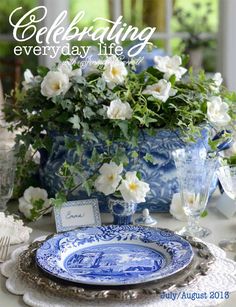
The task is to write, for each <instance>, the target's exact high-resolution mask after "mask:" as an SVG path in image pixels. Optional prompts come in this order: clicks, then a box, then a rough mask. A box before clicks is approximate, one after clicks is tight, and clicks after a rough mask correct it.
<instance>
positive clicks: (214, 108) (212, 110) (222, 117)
mask: <svg viewBox="0 0 236 307" xmlns="http://www.w3.org/2000/svg"><path fill="white" fill-rule="evenodd" d="M228 109H229V106H228V105H227V103H225V102H223V101H222V99H221V97H219V96H213V97H211V98H210V100H209V101H208V102H207V116H208V119H209V121H210V122H212V123H213V124H215V125H218V126H224V125H227V124H228V123H229V121H230V120H231V118H230V116H229V114H228V113H227V112H228Z"/></svg>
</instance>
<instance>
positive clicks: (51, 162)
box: [40, 129, 216, 212]
mask: <svg viewBox="0 0 236 307" xmlns="http://www.w3.org/2000/svg"><path fill="white" fill-rule="evenodd" d="M52 138H53V139H54V145H53V150H52V153H51V155H50V156H49V157H47V156H46V155H45V153H42V154H41V159H42V164H41V170H40V180H41V184H42V186H43V187H44V188H45V189H46V190H47V191H48V192H49V194H50V196H53V195H54V194H55V193H56V192H57V191H58V189H59V188H61V187H62V184H61V179H60V177H59V176H58V175H57V174H58V170H59V168H60V166H61V165H62V163H63V162H64V161H67V162H68V163H74V162H76V154H75V152H73V151H72V150H67V149H66V148H65V137H64V136H52ZM207 140H208V132H207V129H203V130H202V138H199V139H198V140H197V141H196V144H194V145H192V146H194V147H197V148H199V149H200V148H205V147H206V146H207V143H208V141H207ZM78 141H80V140H79V139H78ZM123 145H124V146H123ZM123 145H122V146H123V147H124V148H125V149H126V151H127V153H128V154H129V153H130V156H131V154H132V150H130V148H128V147H127V146H126V145H125V144H123ZM114 146H115V144H114ZM185 146H186V143H184V141H183V140H182V139H181V135H180V134H179V131H178V130H173V131H171V130H167V129H157V131H156V134H155V135H154V136H150V135H148V134H146V133H145V132H143V133H141V134H140V140H139V147H138V151H139V159H138V160H137V161H133V160H132V157H130V165H129V167H127V170H131V171H137V170H138V171H139V173H140V174H141V177H142V180H143V181H145V182H147V183H148V184H149V185H150V190H151V191H150V193H148V195H147V197H146V202H145V203H140V204H138V207H137V211H139V212H142V210H143V209H145V208H148V209H149V211H150V212H168V211H169V205H170V203H171V200H172V196H173V194H174V193H177V192H178V191H179V185H178V180H177V175H176V168H175V164H174V160H173V157H172V151H173V150H176V149H178V148H184V147H185ZM94 147H96V149H97V151H98V152H104V144H102V143H97V144H92V145H91V144H88V151H87V152H86V154H85V156H84V159H83V161H82V163H83V167H85V168H86V169H87V172H88V174H89V172H91V171H92V170H91V165H90V164H89V163H88V160H87V158H86V156H87V157H88V156H91V153H92V149H93V148H94ZM146 154H151V155H152V156H153V157H154V162H153V163H151V162H149V161H146V160H145V156H146ZM215 187H216V182H215V183H214V184H213V187H212V191H213V190H214V189H215ZM73 197H74V198H71V199H69V200H74V199H86V198H88V195H87V193H86V192H85V191H84V190H82V189H81V190H78V191H76V193H74V194H73ZM91 197H94V198H98V200H99V208H100V210H101V212H109V208H108V202H107V199H106V197H105V196H104V195H102V194H99V193H95V194H92V195H91Z"/></svg>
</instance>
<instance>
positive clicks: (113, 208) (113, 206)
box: [108, 197, 137, 225]
mask: <svg viewBox="0 0 236 307" xmlns="http://www.w3.org/2000/svg"><path fill="white" fill-rule="evenodd" d="M108 206H109V209H110V212H111V213H112V214H113V217H114V220H113V224H115V225H129V224H132V217H133V215H134V213H135V211H136V209H137V204H136V203H132V202H131V203H127V202H126V201H124V200H123V199H120V198H115V197H113V198H110V199H109V201H108Z"/></svg>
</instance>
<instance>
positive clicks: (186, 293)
mask: <svg viewBox="0 0 236 307" xmlns="http://www.w3.org/2000/svg"><path fill="white" fill-rule="evenodd" d="M207 246H208V247H209V248H210V250H211V252H212V253H213V254H214V256H215V257H216V261H215V262H214V264H212V266H211V268H210V270H209V272H208V274H207V275H206V276H200V277H199V278H198V280H197V281H196V282H195V283H193V284H192V285H189V286H187V287H183V288H179V289H174V290H172V291H170V292H166V293H162V294H161V296H150V297H149V298H148V299H145V300H144V299H143V300H140V299H139V300H138V301H125V302H124V301H122V302H121V301H111V300H109V301H108V300H107V301H104V300H103V301H99V300H97V301H96V303H95V302H94V301H85V300H79V301H78V300H75V299H74V300H73V299H68V298H63V297H60V295H59V294H58V296H55V295H52V294H50V293H47V292H45V291H40V290H39V288H34V286H33V285H29V284H28V283H27V282H25V281H24V280H22V278H20V277H19V276H18V274H17V270H16V263H17V259H18V257H19V255H20V253H21V252H22V251H23V250H24V249H26V248H27V247H28V246H23V247H22V246H21V247H19V248H17V249H16V250H15V251H13V253H12V255H11V259H10V260H8V261H6V262H5V263H3V264H2V266H1V273H2V274H3V275H4V276H5V277H6V278H7V280H6V288H7V290H8V291H9V292H11V293H13V294H16V295H22V296H23V300H24V302H25V303H26V304H27V305H29V306H33V307H46V306H47V307H68V306H70V307H74V306H76V307H78V306H81V307H83V306H85V307H90V306H91V307H96V306H107V307H123V306H132V307H141V306H142V307H169V306H170V307H172V306H175V307H178V306H179V307H183V306H191V307H192V306H201V307H202V306H216V305H218V304H220V303H222V302H223V301H224V300H226V299H227V298H228V297H229V296H230V292H233V291H236V262H234V261H232V260H230V259H228V258H226V254H225V252H224V251H223V250H222V249H220V248H219V247H217V246H216V245H214V244H210V243H207Z"/></svg>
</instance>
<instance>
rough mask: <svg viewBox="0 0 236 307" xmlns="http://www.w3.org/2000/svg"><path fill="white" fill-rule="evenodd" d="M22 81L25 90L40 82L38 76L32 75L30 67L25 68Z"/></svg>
mask: <svg viewBox="0 0 236 307" xmlns="http://www.w3.org/2000/svg"><path fill="white" fill-rule="evenodd" d="M24 79H25V80H24V81H23V82H22V85H23V87H24V89H25V90H26V91H27V90H28V89H30V88H31V87H33V86H34V85H35V84H36V83H39V82H41V77H40V76H34V75H33V74H32V72H31V71H30V69H26V70H25V72H24Z"/></svg>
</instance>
